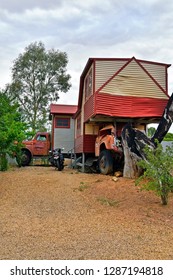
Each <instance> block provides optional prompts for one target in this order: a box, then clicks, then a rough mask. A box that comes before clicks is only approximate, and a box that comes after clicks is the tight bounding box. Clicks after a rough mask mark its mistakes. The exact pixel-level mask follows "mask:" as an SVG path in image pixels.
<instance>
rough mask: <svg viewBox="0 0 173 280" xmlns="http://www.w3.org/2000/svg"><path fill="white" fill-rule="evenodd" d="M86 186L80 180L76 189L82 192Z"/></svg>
mask: <svg viewBox="0 0 173 280" xmlns="http://www.w3.org/2000/svg"><path fill="white" fill-rule="evenodd" d="M88 188H89V186H88V185H86V184H84V182H80V186H79V188H78V189H79V191H80V192H83V191H84V190H85V189H88Z"/></svg>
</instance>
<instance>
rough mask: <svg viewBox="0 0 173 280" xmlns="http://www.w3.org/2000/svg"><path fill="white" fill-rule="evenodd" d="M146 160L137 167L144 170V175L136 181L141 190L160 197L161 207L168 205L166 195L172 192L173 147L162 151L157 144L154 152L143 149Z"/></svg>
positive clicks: (146, 148) (149, 149)
mask: <svg viewBox="0 0 173 280" xmlns="http://www.w3.org/2000/svg"><path fill="white" fill-rule="evenodd" d="M144 150H145V154H146V160H141V161H140V162H139V163H138V165H139V166H140V167H142V168H143V169H144V174H143V175H142V176H141V177H140V178H139V179H138V180H137V184H139V182H141V180H142V184H143V189H146V190H152V191H154V192H155V193H156V194H157V195H158V196H160V197H161V202H162V204H163V205H166V204H167V203H168V195H169V193H170V192H171V191H172V190H173V176H172V175H171V172H172V171H173V147H166V150H165V151H163V147H162V145H161V144H159V143H157V147H156V149H155V150H153V149H151V148H150V147H148V146H146V147H145V149H144Z"/></svg>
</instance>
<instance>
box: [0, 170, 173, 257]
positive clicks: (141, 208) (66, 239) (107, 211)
mask: <svg viewBox="0 0 173 280" xmlns="http://www.w3.org/2000/svg"><path fill="white" fill-rule="evenodd" d="M112 179H113V177H111V176H103V175H100V174H82V173H78V172H76V171H75V170H72V169H69V168H67V167H66V168H65V169H64V170H63V171H62V172H58V171H55V170H54V168H52V167H41V166H30V167H23V168H13V169H10V170H9V171H7V172H1V173H0V216H1V219H0V259H1V260H2V259H18V260H22V259H23V260H26V259H28V260H29V259H34V260H38V259H40V260H43V259H46V260H47V259H49V260H53V259H54V260H58V259H59V260H66V259H68V260H74V259H78V260H83V259H88V260H89V259H97V260H101V259H106V260H111V259H118V260H119V259H127V260H130V259H132V260H133V259H138V260H140V259H147V260H148V259H156V260H157V259H158V260H159V259H165V260H166V259H173V244H172V241H173V194H171V195H170V198H169V204H168V205H167V206H162V205H161V203H160V199H159V198H158V197H156V196H155V195H154V194H153V193H150V192H145V191H142V192H141V191H140V190H139V187H137V186H135V184H134V180H131V179H125V178H118V180H117V181H116V182H115V181H113V180H112Z"/></svg>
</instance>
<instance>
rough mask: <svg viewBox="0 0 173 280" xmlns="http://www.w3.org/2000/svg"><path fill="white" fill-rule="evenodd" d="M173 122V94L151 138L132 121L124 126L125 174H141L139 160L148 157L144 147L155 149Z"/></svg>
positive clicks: (129, 176) (136, 175) (128, 175)
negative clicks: (136, 127)
mask: <svg viewBox="0 0 173 280" xmlns="http://www.w3.org/2000/svg"><path fill="white" fill-rule="evenodd" d="M172 122H173V94H172V96H171V97H170V99H169V100H168V103H167V106H166V108H165V110H164V113H163V115H162V118H161V120H160V123H159V125H158V128H157V130H156V132H155V134H154V135H153V137H152V138H151V139H150V138H148V137H147V136H146V135H145V134H144V133H143V132H142V131H140V130H137V129H135V128H133V127H132V124H131V123H128V124H126V125H125V126H124V128H123V131H122V134H121V137H122V145H123V149H124V171H123V176H124V177H127V178H136V177H138V176H140V174H141V172H142V170H141V169H139V167H138V165H137V162H138V161H139V160H140V159H144V160H145V159H146V156H145V153H144V150H143V149H144V147H145V146H146V145H148V146H150V147H151V148H152V149H153V150H154V149H155V148H156V145H157V144H156V142H155V140H158V142H159V143H161V142H162V140H163V138H164V137H165V135H166V133H167V132H168V130H169V128H170V126H171V124H172Z"/></svg>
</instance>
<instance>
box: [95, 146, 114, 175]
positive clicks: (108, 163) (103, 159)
mask: <svg viewBox="0 0 173 280" xmlns="http://www.w3.org/2000/svg"><path fill="white" fill-rule="evenodd" d="M98 164H99V170H100V172H101V173H102V174H104V175H107V174H111V173H112V172H113V158H112V154H111V152H110V151H109V150H103V151H102V152H101V153H100V156H99V160H98Z"/></svg>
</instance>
